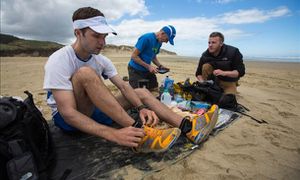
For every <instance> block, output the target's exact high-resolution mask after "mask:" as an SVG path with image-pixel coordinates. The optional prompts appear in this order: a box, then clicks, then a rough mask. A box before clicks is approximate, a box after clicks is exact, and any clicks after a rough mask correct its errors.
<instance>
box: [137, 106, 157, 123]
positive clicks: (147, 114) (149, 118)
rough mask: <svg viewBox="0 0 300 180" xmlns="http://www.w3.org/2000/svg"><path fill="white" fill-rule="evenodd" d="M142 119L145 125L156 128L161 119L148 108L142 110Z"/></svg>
mask: <svg viewBox="0 0 300 180" xmlns="http://www.w3.org/2000/svg"><path fill="white" fill-rule="evenodd" d="M140 118H141V121H142V123H143V124H146V125H149V126H155V125H156V124H157V123H158V122H159V119H158V117H157V115H156V114H155V112H154V111H151V110H149V109H147V108H144V109H141V110H140Z"/></svg>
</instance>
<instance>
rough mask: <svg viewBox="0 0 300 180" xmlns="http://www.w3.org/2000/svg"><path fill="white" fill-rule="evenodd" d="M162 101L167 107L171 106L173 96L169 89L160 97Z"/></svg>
mask: <svg viewBox="0 0 300 180" xmlns="http://www.w3.org/2000/svg"><path fill="white" fill-rule="evenodd" d="M160 101H161V102H162V103H164V104H165V105H167V106H170V105H171V102H172V96H171V94H170V93H169V92H168V90H167V89H165V91H164V93H162V95H161V96H160Z"/></svg>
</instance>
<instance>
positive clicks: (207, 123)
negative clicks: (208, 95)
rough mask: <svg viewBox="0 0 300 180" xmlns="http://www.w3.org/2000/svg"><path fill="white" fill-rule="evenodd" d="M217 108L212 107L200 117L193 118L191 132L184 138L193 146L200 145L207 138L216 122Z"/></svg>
mask: <svg viewBox="0 0 300 180" xmlns="http://www.w3.org/2000/svg"><path fill="white" fill-rule="evenodd" d="M218 109H219V108H218V106H217V105H215V104H214V105H212V106H211V108H210V109H209V110H208V111H207V112H206V113H205V114H203V115H201V116H195V117H194V118H193V119H192V120H190V121H191V122H192V130H191V131H189V132H188V133H186V136H187V137H188V138H189V139H190V140H191V141H192V142H193V143H195V144H200V143H201V142H203V141H204V140H206V138H207V137H208V136H209V133H210V132H211V131H212V130H213V128H214V127H215V125H216V123H217V120H218Z"/></svg>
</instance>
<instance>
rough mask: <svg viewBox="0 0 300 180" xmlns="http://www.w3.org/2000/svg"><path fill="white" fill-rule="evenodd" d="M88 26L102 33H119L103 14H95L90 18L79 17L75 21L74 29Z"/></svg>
mask: <svg viewBox="0 0 300 180" xmlns="http://www.w3.org/2000/svg"><path fill="white" fill-rule="evenodd" d="M86 27H89V28H91V29H92V30H94V31H95V32H97V33H100V34H106V33H112V34H114V35H117V33H116V31H115V30H113V28H111V27H110V26H109V25H108V24H107V22H106V19H105V17H103V16H95V17H92V18H88V19H78V20H75V21H74V22H73V28H74V29H83V28H86Z"/></svg>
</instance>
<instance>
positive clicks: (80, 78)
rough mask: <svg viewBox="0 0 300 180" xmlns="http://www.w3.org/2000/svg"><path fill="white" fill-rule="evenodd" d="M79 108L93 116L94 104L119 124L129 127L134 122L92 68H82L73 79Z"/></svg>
mask: <svg viewBox="0 0 300 180" xmlns="http://www.w3.org/2000/svg"><path fill="white" fill-rule="evenodd" d="M72 83H73V87H74V94H75V98H76V101H77V108H78V109H79V110H80V111H82V113H85V114H89V115H90V114H91V113H92V111H91V109H92V110H93V108H92V107H91V104H94V105H95V106H96V107H97V108H98V109H100V110H101V111H102V112H103V113H105V114H106V115H107V116H109V117H110V118H112V119H113V120H114V121H115V122H117V123H118V124H120V125H122V126H124V127H127V126H131V125H132V124H133V123H134V120H133V119H132V118H131V117H130V116H129V115H128V114H127V112H126V111H125V110H124V109H123V107H122V106H121V105H120V104H119V103H118V101H117V100H116V98H115V97H114V96H113V94H112V93H111V92H110V90H109V89H108V88H107V87H106V85H105V84H104V83H103V81H102V79H101V78H99V77H98V75H97V74H96V72H95V71H94V70H93V69H92V68H90V67H81V68H80V69H79V70H78V71H77V72H76V73H75V74H74V75H73V77H72Z"/></svg>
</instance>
